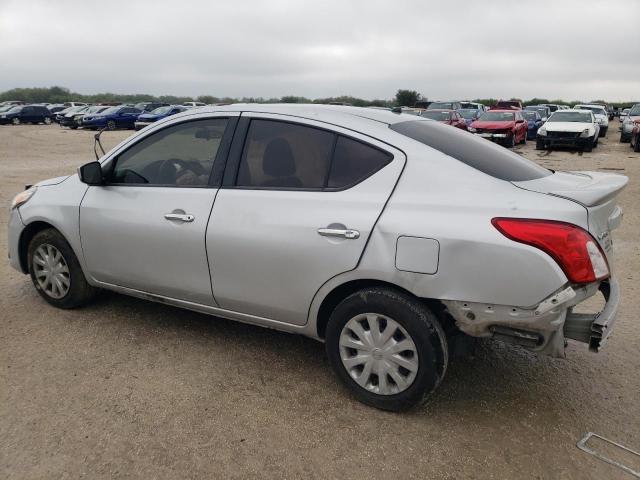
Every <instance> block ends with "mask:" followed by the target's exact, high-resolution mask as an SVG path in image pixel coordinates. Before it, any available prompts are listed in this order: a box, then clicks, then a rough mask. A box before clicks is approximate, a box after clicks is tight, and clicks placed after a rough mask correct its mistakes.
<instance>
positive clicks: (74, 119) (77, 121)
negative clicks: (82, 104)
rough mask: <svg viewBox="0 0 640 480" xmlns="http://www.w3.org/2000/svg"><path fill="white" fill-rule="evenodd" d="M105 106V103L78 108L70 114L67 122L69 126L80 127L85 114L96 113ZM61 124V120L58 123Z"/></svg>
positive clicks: (105, 107)
mask: <svg viewBox="0 0 640 480" xmlns="http://www.w3.org/2000/svg"><path fill="white" fill-rule="evenodd" d="M107 108H109V107H108V106H107V105H93V106H90V107H86V108H85V109H82V110H79V111H77V112H75V113H72V114H70V116H71V122H70V123H69V125H68V126H69V128H72V129H74V130H75V129H76V128H79V127H82V122H83V120H84V117H85V116H87V115H96V114H99V113H102V112H104V111H105V110H106V109H107ZM60 125H62V122H61V123H60Z"/></svg>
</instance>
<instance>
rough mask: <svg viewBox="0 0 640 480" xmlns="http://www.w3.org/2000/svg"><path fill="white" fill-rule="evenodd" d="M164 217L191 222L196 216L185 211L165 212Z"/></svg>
mask: <svg viewBox="0 0 640 480" xmlns="http://www.w3.org/2000/svg"><path fill="white" fill-rule="evenodd" d="M164 218H166V219H167V220H177V221H179V222H193V221H194V220H195V218H196V217H194V216H193V215H189V214H187V213H166V214H165V216H164Z"/></svg>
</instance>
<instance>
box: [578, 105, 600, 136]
mask: <svg viewBox="0 0 640 480" xmlns="http://www.w3.org/2000/svg"><path fill="white" fill-rule="evenodd" d="M573 108H574V110H591V111H592V112H593V115H594V116H595V117H596V120H597V121H598V125H600V136H601V137H605V136H606V135H607V130H609V114H608V113H607V110H606V109H605V107H603V106H602V105H595V104H589V105H583V104H578V105H574V107H573Z"/></svg>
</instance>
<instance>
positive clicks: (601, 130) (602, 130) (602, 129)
mask: <svg viewBox="0 0 640 480" xmlns="http://www.w3.org/2000/svg"><path fill="white" fill-rule="evenodd" d="M608 130H609V127H603V128H601V129H600V136H601V137H606V136H607V131H608Z"/></svg>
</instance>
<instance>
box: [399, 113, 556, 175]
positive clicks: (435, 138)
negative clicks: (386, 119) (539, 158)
mask: <svg viewBox="0 0 640 480" xmlns="http://www.w3.org/2000/svg"><path fill="white" fill-rule="evenodd" d="M389 128H390V129H391V130H394V131H396V132H398V133H400V134H402V135H405V136H407V137H409V138H412V139H413V140H416V141H418V142H420V143H422V144H424V145H428V146H429V147H431V148H435V149H436V150H439V151H441V152H442V153H444V154H445V155H448V156H450V157H453V158H455V159H456V160H458V161H460V162H463V163H465V164H467V165H469V166H470V167H473V168H475V169H476V170H479V171H481V172H483V173H486V174H487V175H491V176H492V177H495V178H498V179H500V180H506V181H508V182H524V181H526V180H535V179H537V178H542V177H546V176H548V175H551V173H552V172H551V171H550V170H547V169H546V168H543V167H541V166H539V165H538V164H536V163H534V162H532V161H531V160H527V159H526V158H524V157H522V156H520V155H518V154H517V153H515V152H512V151H511V150H509V149H507V148H504V147H501V146H500V145H496V144H495V143H493V142H487V141H486V140H484V139H482V138H478V137H477V136H475V135H469V134H468V133H466V132H463V131H462V130H460V129H459V128H451V127H450V126H448V125H442V124H440V123H436V122H427V121H422V120H412V121H408V122H400V123H396V124H393V125H390V126H389Z"/></svg>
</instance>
